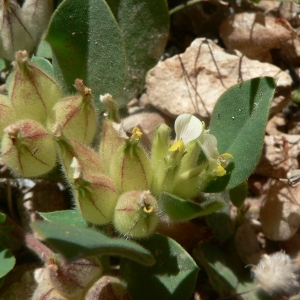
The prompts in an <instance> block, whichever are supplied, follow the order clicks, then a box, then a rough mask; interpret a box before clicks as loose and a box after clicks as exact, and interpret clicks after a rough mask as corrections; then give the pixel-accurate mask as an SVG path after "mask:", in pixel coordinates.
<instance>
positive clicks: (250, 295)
mask: <svg viewBox="0 0 300 300" xmlns="http://www.w3.org/2000/svg"><path fill="white" fill-rule="evenodd" d="M236 292H237V293H238V294H239V293H241V294H242V295H243V299H244V300H274V297H272V296H270V295H268V294H267V293H265V292H264V291H263V290H261V289H258V288H257V284H255V283H254V282H253V281H244V282H240V283H239V285H238V287H237V291H236ZM292 300H297V299H294V298H293V299H292ZM298 300H300V299H298Z"/></svg>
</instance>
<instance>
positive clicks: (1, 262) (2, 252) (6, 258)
mask: <svg viewBox="0 0 300 300" xmlns="http://www.w3.org/2000/svg"><path fill="white" fill-rule="evenodd" d="M15 263H16V259H15V257H14V256H13V254H12V253H11V252H10V251H9V250H8V249H5V248H2V247H1V246H0V266H1V268H0V278H1V277H3V276H5V275H6V274H7V273H8V272H9V271H10V270H12V269H13V267H14V265H15Z"/></svg>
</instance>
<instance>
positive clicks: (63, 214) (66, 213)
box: [39, 210, 88, 228]
mask: <svg viewBox="0 0 300 300" xmlns="http://www.w3.org/2000/svg"><path fill="white" fill-rule="evenodd" d="M39 215H40V216H42V218H43V219H44V220H45V221H48V222H53V223H63V224H70V225H74V226H77V227H85V228H87V227H88V224H87V222H86V220H85V219H84V218H83V217H82V216H81V214H80V212H79V211H78V210H61V211H54V212H46V213H45V212H43V213H41V212H40V213H39Z"/></svg>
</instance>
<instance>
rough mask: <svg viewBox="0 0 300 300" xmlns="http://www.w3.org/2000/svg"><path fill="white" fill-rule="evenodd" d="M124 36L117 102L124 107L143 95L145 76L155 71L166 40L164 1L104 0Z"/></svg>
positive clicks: (167, 18)
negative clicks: (123, 70) (122, 82)
mask: <svg viewBox="0 0 300 300" xmlns="http://www.w3.org/2000/svg"><path fill="white" fill-rule="evenodd" d="M106 2H107V4H108V5H109V6H110V8H111V10H112V12H113V14H114V16H115V18H116V20H117V22H118V24H119V26H120V29H121V32H122V35H123V39H124V43H125V48H126V77H125V86H124V88H123V90H122V92H121V94H120V95H119V96H118V97H117V98H116V100H117V101H118V102H119V103H126V102H128V100H131V99H132V98H134V97H136V96H137V95H138V94H139V93H141V92H142V89H143V87H144V83H145V77H146V73H147V71H148V70H149V69H151V68H152V67H154V66H155V65H156V63H157V62H158V60H159V59H160V57H161V56H162V54H163V53H164V50H165V46H166V43H167V40H168V36H169V12H168V5H167V1H165V0H151V1H149V0H139V1H136V0H106Z"/></svg>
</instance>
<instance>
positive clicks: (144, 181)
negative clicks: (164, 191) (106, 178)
mask: <svg viewBox="0 0 300 300" xmlns="http://www.w3.org/2000/svg"><path fill="white" fill-rule="evenodd" d="M141 134H142V133H141V131H140V130H139V129H138V128H134V129H133V134H132V136H131V138H130V139H129V141H127V143H126V144H125V145H122V146H121V147H119V149H118V150H117V152H116V154H115V157H114V160H113V161H112V163H111V168H110V175H111V177H112V179H113V181H114V182H115V183H116V185H117V187H118V189H119V190H120V191H122V192H127V191H130V190H147V189H149V188H150V184H151V179H152V170H151V164H150V161H149V159H148V157H147V155H146V153H145V151H144V149H143V148H142V147H141V146H140V145H139V143H138V142H139V139H140V137H141Z"/></svg>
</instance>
